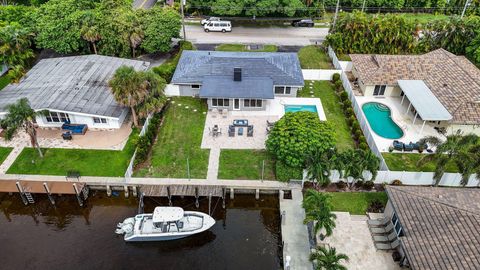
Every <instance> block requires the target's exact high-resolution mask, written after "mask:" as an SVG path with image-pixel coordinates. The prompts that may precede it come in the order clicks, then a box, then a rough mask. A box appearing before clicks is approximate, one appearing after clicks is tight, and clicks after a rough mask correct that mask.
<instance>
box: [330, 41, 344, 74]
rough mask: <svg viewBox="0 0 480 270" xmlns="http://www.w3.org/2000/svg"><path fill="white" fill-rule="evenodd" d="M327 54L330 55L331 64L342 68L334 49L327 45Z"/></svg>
mask: <svg viewBox="0 0 480 270" xmlns="http://www.w3.org/2000/svg"><path fill="white" fill-rule="evenodd" d="M328 56H330V59H332V62H333V66H334V67H335V68H336V69H342V65H340V61H338V58H337V55H336V54H335V51H334V50H333V49H332V47H330V46H328Z"/></svg>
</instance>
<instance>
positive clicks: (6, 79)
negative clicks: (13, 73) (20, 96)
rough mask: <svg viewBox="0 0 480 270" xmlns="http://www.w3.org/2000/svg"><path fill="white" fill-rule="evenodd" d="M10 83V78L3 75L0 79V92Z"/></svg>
mask: <svg viewBox="0 0 480 270" xmlns="http://www.w3.org/2000/svg"><path fill="white" fill-rule="evenodd" d="M9 83H10V77H9V76H8V75H3V76H1V77H0V90H2V89H3V88H5V86H7V85H8V84H9Z"/></svg>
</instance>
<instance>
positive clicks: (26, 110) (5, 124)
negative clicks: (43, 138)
mask: <svg viewBox="0 0 480 270" xmlns="http://www.w3.org/2000/svg"><path fill="white" fill-rule="evenodd" d="M7 111H8V112H7V115H6V116H5V118H4V119H2V120H1V122H0V126H1V127H2V128H4V129H5V139H6V140H12V139H13V137H14V136H15V134H16V133H17V131H18V130H19V129H23V130H24V131H25V132H26V133H27V134H28V136H29V137H30V143H31V144H32V147H34V148H36V149H37V151H38V154H39V155H40V157H42V158H43V153H42V150H41V149H40V145H39V144H38V139H37V130H36V129H35V124H34V119H35V117H36V116H37V115H38V114H39V113H37V112H35V110H33V109H32V108H31V107H30V104H29V102H28V99H26V98H22V99H20V100H18V101H17V102H16V103H14V104H10V105H8V107H7Z"/></svg>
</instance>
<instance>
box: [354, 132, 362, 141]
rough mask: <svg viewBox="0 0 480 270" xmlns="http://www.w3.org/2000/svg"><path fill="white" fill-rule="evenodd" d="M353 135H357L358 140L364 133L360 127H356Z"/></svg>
mask: <svg viewBox="0 0 480 270" xmlns="http://www.w3.org/2000/svg"><path fill="white" fill-rule="evenodd" d="M353 135H354V136H355V140H357V141H358V140H359V139H360V137H362V135H363V133H362V131H361V130H360V129H356V130H355V133H354V134H353Z"/></svg>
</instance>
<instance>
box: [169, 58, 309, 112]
mask: <svg viewBox="0 0 480 270" xmlns="http://www.w3.org/2000/svg"><path fill="white" fill-rule="evenodd" d="M171 83H172V84H174V85H178V87H179V95H180V96H195V97H199V98H204V99H207V103H208V108H209V109H212V108H217V109H228V110H248V111H260V110H265V108H266V106H267V103H268V102H269V100H272V99H274V98H275V97H277V96H281V97H296V96H297V91H298V89H299V88H301V87H303V86H304V81H303V75H302V69H301V67H300V61H299V60H298V57H297V55H296V54H295V53H266V52H217V51H183V53H182V56H181V57H180V60H179V62H178V65H177V69H176V70H175V73H174V75H173V78H172V81H171Z"/></svg>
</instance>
